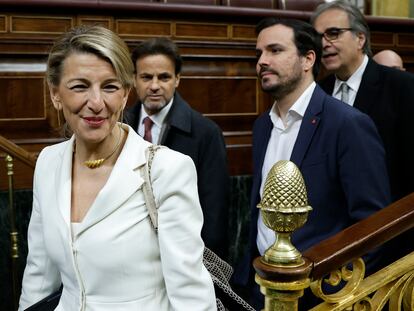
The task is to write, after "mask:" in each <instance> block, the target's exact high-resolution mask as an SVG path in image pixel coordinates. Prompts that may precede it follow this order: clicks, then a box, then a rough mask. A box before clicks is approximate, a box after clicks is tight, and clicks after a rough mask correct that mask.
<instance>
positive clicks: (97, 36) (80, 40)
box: [46, 26, 134, 89]
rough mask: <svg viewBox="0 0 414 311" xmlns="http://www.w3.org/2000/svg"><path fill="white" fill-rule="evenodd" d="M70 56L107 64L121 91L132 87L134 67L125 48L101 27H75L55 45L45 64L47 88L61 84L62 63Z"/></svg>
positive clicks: (111, 33) (115, 37) (115, 35)
mask: <svg viewBox="0 0 414 311" xmlns="http://www.w3.org/2000/svg"><path fill="white" fill-rule="evenodd" d="M72 53H91V54H94V55H96V56H98V57H100V58H102V59H104V60H105V61H108V62H109V63H110V64H111V65H112V67H113V68H114V71H115V74H116V76H117V78H118V79H119V81H120V83H121V84H122V86H123V87H124V88H126V89H129V88H132V86H133V85H134V80H133V79H134V78H133V77H134V76H133V75H134V65H133V63H132V61H131V57H130V53H129V49H128V47H127V45H126V44H125V42H124V41H123V40H122V39H121V38H120V37H119V36H118V35H117V34H115V33H114V32H112V31H111V30H109V29H107V28H104V27H101V26H79V27H75V28H73V29H71V30H69V31H68V32H66V33H64V34H63V36H62V37H60V38H59V39H58V40H57V41H56V42H55V43H54V45H53V47H52V49H51V50H50V53H49V58H48V60H47V70H46V77H47V81H48V82H49V84H51V85H53V86H58V85H59V84H60V80H61V78H62V70H63V63H64V61H65V59H66V58H67V57H68V56H70V55H71V54H72Z"/></svg>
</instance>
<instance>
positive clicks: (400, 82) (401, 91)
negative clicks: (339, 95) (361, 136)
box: [319, 59, 414, 201]
mask: <svg viewBox="0 0 414 311" xmlns="http://www.w3.org/2000/svg"><path fill="white" fill-rule="evenodd" d="M319 84H320V85H321V87H322V88H323V89H324V90H325V92H327V93H328V94H332V92H333V88H334V84H335V76H334V75H331V76H329V77H327V78H326V79H324V80H322V81H321V82H320V83H319ZM354 107H355V108H357V109H359V110H361V111H362V112H364V113H366V114H368V115H369V116H370V117H371V118H372V120H373V121H374V123H375V125H376V127H377V129H378V132H379V134H380V136H381V138H382V140H383V143H384V148H385V152H386V161H387V167H388V174H389V177H390V185H391V194H392V199H393V201H395V200H398V199H400V198H402V197H404V196H406V195H408V194H410V193H411V192H413V191H414V178H413V176H414V161H413V160H412V150H413V149H414V127H413V125H412V123H413V117H414V75H412V74H411V73H407V72H404V71H400V70H396V69H393V68H389V67H385V66H381V65H378V64H377V63H375V62H374V61H373V60H371V59H370V60H369V61H368V65H367V67H366V69H365V71H364V74H363V76H362V80H361V85H360V87H359V89H358V92H357V95H356V98H355V103H354Z"/></svg>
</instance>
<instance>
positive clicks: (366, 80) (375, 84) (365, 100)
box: [354, 59, 381, 114]
mask: <svg viewBox="0 0 414 311" xmlns="http://www.w3.org/2000/svg"><path fill="white" fill-rule="evenodd" d="M378 69H379V66H378V65H377V64H376V63H375V62H374V61H373V60H371V59H369V60H368V64H367V67H366V68H365V71H364V74H363V75H362V79H361V84H360V85H359V88H358V92H357V95H356V97H355V102H354V107H355V108H357V109H359V110H360V111H362V112H364V113H368V114H369V112H370V110H371V108H372V106H373V105H375V103H376V100H375V97H376V94H378V93H379V90H378V88H379V86H380V84H379V82H380V79H381V77H380V74H379V70H378ZM373 98H374V99H373Z"/></svg>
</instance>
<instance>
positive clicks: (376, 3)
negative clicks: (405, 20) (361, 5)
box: [372, 0, 413, 17]
mask: <svg viewBox="0 0 414 311" xmlns="http://www.w3.org/2000/svg"><path fill="white" fill-rule="evenodd" d="M410 2H413V1H412V0H373V1H372V15H376V16H396V17H410Z"/></svg>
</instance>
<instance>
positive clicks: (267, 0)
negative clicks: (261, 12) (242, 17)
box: [222, 0, 278, 9]
mask: <svg viewBox="0 0 414 311" xmlns="http://www.w3.org/2000/svg"><path fill="white" fill-rule="evenodd" d="M277 2H278V0H254V1H252V0H222V3H223V5H225V6H235V7H249V8H261V9H277V8H278V7H277Z"/></svg>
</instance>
